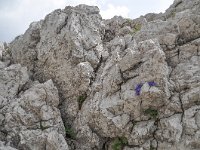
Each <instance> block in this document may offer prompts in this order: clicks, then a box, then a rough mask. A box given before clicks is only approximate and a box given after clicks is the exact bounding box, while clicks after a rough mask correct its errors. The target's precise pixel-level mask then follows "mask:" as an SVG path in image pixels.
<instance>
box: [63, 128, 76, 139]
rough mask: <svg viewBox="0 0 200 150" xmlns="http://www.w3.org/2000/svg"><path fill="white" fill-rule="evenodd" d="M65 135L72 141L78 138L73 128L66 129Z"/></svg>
mask: <svg viewBox="0 0 200 150" xmlns="http://www.w3.org/2000/svg"><path fill="white" fill-rule="evenodd" d="M65 133H66V136H67V137H68V138H71V139H75V138H76V133H75V132H74V130H73V129H72V128H69V127H65Z"/></svg>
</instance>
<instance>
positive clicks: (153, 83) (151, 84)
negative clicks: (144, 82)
mask: <svg viewBox="0 0 200 150" xmlns="http://www.w3.org/2000/svg"><path fill="white" fill-rule="evenodd" d="M148 84H149V86H150V87H152V86H156V85H157V84H156V83H155V82H154V81H149V82H148Z"/></svg>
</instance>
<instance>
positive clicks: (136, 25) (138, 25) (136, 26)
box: [132, 23, 142, 34]
mask: <svg viewBox="0 0 200 150" xmlns="http://www.w3.org/2000/svg"><path fill="white" fill-rule="evenodd" d="M141 28H142V24H140V23H137V24H135V26H134V28H133V32H132V33H133V34H135V33H136V32H138V31H140V30H141Z"/></svg>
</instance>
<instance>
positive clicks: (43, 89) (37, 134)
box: [0, 64, 68, 150]
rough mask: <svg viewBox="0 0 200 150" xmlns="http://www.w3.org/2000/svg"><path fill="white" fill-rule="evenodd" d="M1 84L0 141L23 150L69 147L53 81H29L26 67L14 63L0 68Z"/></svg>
mask: <svg viewBox="0 0 200 150" xmlns="http://www.w3.org/2000/svg"><path fill="white" fill-rule="evenodd" d="M0 87H1V90H0V140H3V141H6V143H10V145H12V146H13V147H16V148H19V149H26V150H32V149H34V150H40V149H45V147H46V148H47V147H50V148H48V149H51V150H57V149H62V150H67V149H68V146H67V143H66V141H65V138H64V137H65V129H64V125H63V122H62V119H61V115H60V111H59V109H58V108H57V107H58V104H59V96H58V91H57V88H56V87H55V86H54V85H53V82H52V80H48V81H47V82H45V83H43V84H41V83H39V82H33V83H31V81H30V80H29V77H28V73H27V69H26V67H22V66H21V65H19V64H15V65H11V66H8V67H5V68H1V69H0ZM1 143H2V144H1V145H0V149H10V150H12V149H14V148H10V147H9V146H7V147H6V146H4V147H3V145H4V144H3V142H1Z"/></svg>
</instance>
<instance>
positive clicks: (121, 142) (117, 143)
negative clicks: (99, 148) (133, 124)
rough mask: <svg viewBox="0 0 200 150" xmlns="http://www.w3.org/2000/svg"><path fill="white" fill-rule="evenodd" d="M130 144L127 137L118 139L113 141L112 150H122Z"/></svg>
mask: <svg viewBox="0 0 200 150" xmlns="http://www.w3.org/2000/svg"><path fill="white" fill-rule="evenodd" d="M127 144H128V140H127V138H126V137H118V138H116V139H115V140H114V141H113V144H112V149H113V150H122V148H123V147H124V146H125V145H127Z"/></svg>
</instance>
